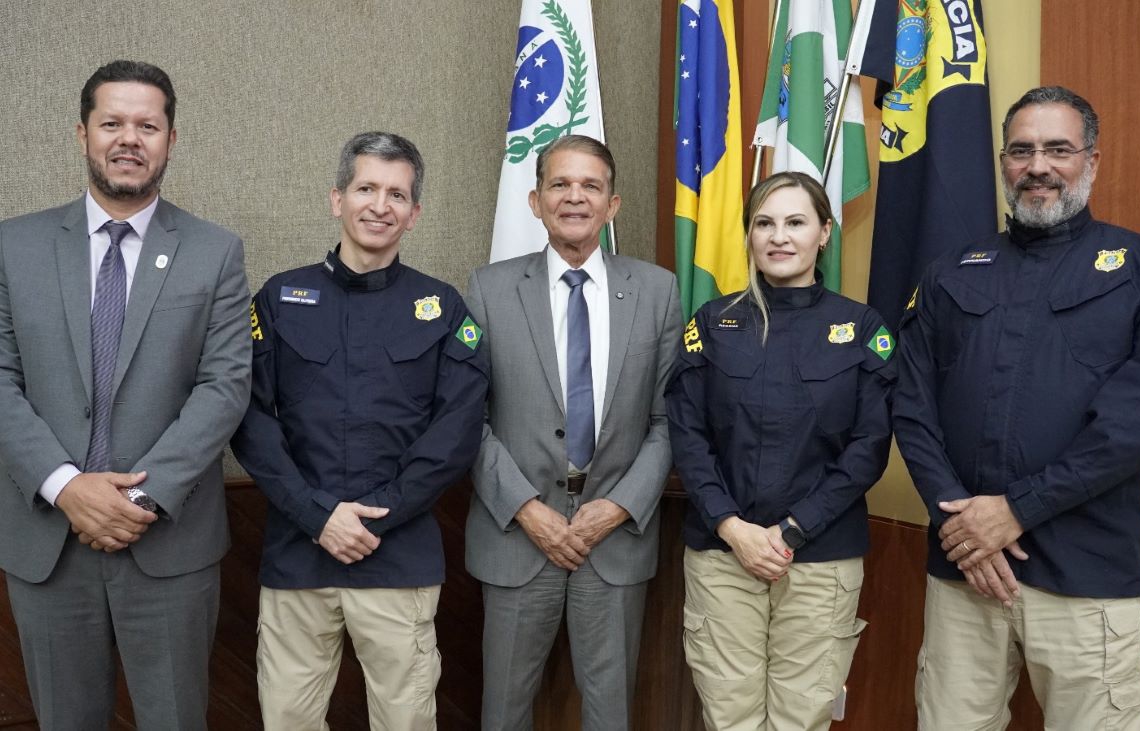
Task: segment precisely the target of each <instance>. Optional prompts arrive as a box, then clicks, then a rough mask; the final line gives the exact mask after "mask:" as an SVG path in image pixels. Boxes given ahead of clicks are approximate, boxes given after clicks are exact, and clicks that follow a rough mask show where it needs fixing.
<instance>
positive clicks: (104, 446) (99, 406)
mask: <svg viewBox="0 0 1140 731" xmlns="http://www.w3.org/2000/svg"><path fill="white" fill-rule="evenodd" d="M103 228H104V229H105V230H106V231H107V233H108V234H110V236H111V247H110V248H109V249H107V254H106V256H104V257H103V263H102V264H100V265H99V274H98V276H96V278H95V304H94V305H93V306H92V307H91V382H92V386H93V388H92V392H93V394H92V399H91V401H92V404H91V406H92V408H91V444H90V446H89V447H88V448H87V462H86V467H85V469H84V471H85V472H106V471H108V470H110V468H111V402H112V389H113V387H114V385H115V363H116V361H117V360H118V357H119V336H120V335H121V334H122V332H123V314H124V312H125V311H126V308H127V267H126V265H125V264H124V263H123V252H122V250H121V249H120V248H119V245H120V244H121V243H122V241H123V237H124V236H126V235H127V233H128V232H130V231H131V230H132V229H131V224H129V223H116V222H115V221H108V222H107V223H106V225H104V226H103Z"/></svg>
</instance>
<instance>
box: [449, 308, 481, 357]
mask: <svg viewBox="0 0 1140 731" xmlns="http://www.w3.org/2000/svg"><path fill="white" fill-rule="evenodd" d="M455 338H456V339H457V340H458V341H459V342H461V343H463V344H464V345H466V346H467V347H468V348H471V349H472V350H475V348H477V347H479V341H480V340H481V339H482V338H483V331H482V330H481V329H479V326H478V325H476V324H475V321H474V320H472V319H471V318H470V317H469V316H468V317H465V318H463V323H462V324H460V326H459V329H458V330H456V331H455Z"/></svg>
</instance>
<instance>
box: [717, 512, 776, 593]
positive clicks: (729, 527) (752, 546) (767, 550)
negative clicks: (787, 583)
mask: <svg viewBox="0 0 1140 731" xmlns="http://www.w3.org/2000/svg"><path fill="white" fill-rule="evenodd" d="M716 532H717V535H719V536H720V537H721V538H722V539H724V542H725V543H727V544H728V545H729V546H730V547H731V548H732V554H733V555H734V556H736V560H737V561H739V562H740V565H741V566H743V567H744V570H745V571H747V572H748V573H750V574H752V575H753V576H755V577H756V578H757V579H763V580H765V581H779V579H780V577H782V576H784V575H786V574H787V573H788V567H789V566H791V565H792V549H790V548H788V546H787V544H785V543H784V538H783V536H782V535H781V534H780V526H778V525H773V526H769V527H767V528H765V527H764V526H761V525H756V524H755V523H749V522H747V521H745V520H741V519H740V518H738V517H736V516H732V517H731V518H726V519H725V520H723V521H721V523H720V525H718V526H717V529H716Z"/></svg>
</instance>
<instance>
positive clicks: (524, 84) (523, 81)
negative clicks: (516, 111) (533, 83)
mask: <svg viewBox="0 0 1140 731" xmlns="http://www.w3.org/2000/svg"><path fill="white" fill-rule="evenodd" d="M528 86H530V79H528V78H526V77H525V76H524V77H523V78H522V79H520V80H519V88H520V89H525V88H527V87H528Z"/></svg>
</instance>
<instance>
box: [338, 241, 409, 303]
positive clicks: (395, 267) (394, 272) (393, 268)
mask: <svg viewBox="0 0 1140 731" xmlns="http://www.w3.org/2000/svg"><path fill="white" fill-rule="evenodd" d="M403 268H404V267H403V265H402V264H400V255H399V254H397V255H396V258H395V259H393V260H392V263H391V264H389V265H388V266H386V267H384V268H383V269H375V270H373V271H371V272H365V273H363V274H359V273H357V272H354V271H352V270H351V269H349V268H348V267H346V266H345V265H344V262H343V261H341V260H340V244H337V245H336V248H335V249H333V250H332V251H330V252H329V253H328V254H325V263H324V270H325V274H327V275H328V276H329V277H330V278H331V279H332V280H333V281H334V282H336V283H337V284H339V285H340V286H341V287H342V288H344V289H348V290H359V291H366V292H370V291H372V290H376V289H385V288H387V287H390V286H391V285H392V284H393V283H395V281H396V278H397V277H399V276H400V270H402V269H403Z"/></svg>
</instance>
